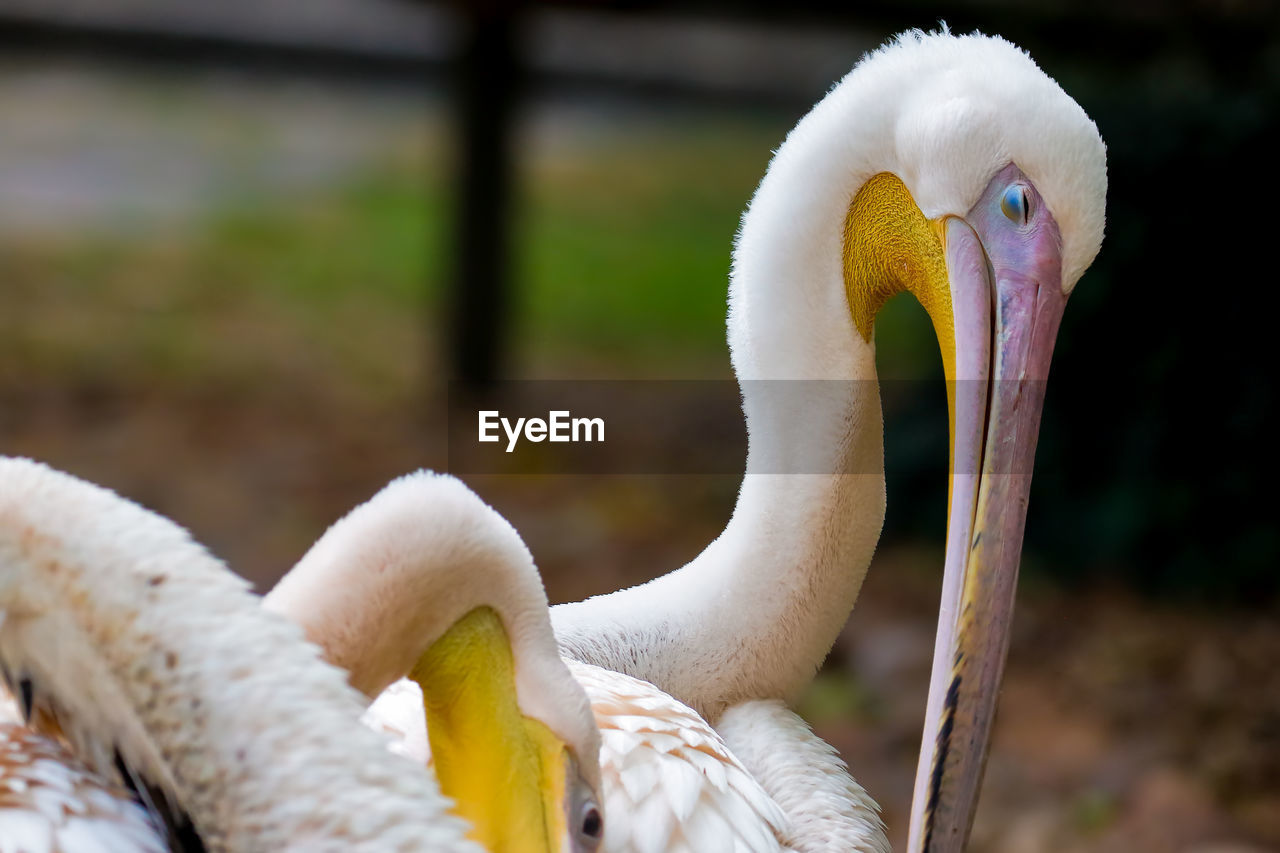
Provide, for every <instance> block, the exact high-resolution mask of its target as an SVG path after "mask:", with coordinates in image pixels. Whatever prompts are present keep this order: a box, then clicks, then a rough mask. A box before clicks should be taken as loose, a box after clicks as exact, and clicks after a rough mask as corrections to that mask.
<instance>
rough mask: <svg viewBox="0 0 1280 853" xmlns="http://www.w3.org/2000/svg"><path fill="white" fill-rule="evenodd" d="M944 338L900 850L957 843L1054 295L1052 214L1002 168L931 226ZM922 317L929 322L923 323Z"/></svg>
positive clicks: (996, 674) (1013, 560)
mask: <svg viewBox="0 0 1280 853" xmlns="http://www.w3.org/2000/svg"><path fill="white" fill-rule="evenodd" d="M935 227H936V228H938V229H939V230H940V232H941V236H942V243H943V249H944V256H945V261H946V268H947V277H948V279H949V283H950V290H951V297H952V298H951V305H952V317H951V320H952V329H951V330H950V331H951V332H952V334H951V335H950V336H947V335H944V334H942V333H941V331H940V334H939V338H940V340H942V341H943V347H944V360H946V355H947V353H946V352H945V349H946V344H947V341H946V340H945V339H946V338H947V337H950V338H951V341H952V342H954V353H953V354H952V355H953V361H952V362H951V364H950V365H949V367H951V368H952V369H951V370H949V371H948V372H950V373H952V374H953V376H949V377H948V378H949V379H952V380H953V381H952V382H950V383H949V384H950V385H951V386H953V387H950V388H949V389H948V399H949V402H950V412H951V467H952V470H951V474H952V477H951V487H950V497H949V501H948V520H947V547H946V567H945V569H944V574H943V592H942V603H941V608H940V612H939V617H938V636H937V644H936V647H935V654H934V661H933V673H932V678H931V682H930V686H929V701H928V706H927V710H926V716H925V729H924V735H923V744H922V748H921V753H920V764H919V767H918V769H917V774H916V785H915V794H914V798H913V802H912V813H911V826H910V842H909V845H908V846H909V849H911V850H926V851H959V850H962V849H963V848H964V846H965V843H966V841H967V839H968V835H969V829H970V827H971V825H972V822H973V816H974V811H975V808H976V806H977V798H978V792H979V789H980V787H981V782H982V773H983V769H984V767H985V764H986V755H987V748H988V742H989V738H990V733H991V725H992V722H993V720H994V717H995V708H996V699H997V694H998V692H999V688H1000V679H1001V675H1002V673H1003V669H1004V661H1005V655H1006V653H1007V651H1008V647H1009V628H1010V623H1011V619H1012V613H1013V601H1014V591H1015V588H1016V585H1017V578H1018V562H1019V557H1020V553H1021V549H1022V535H1023V526H1024V523H1025V521H1026V513H1027V499H1028V495H1029V492H1030V487H1031V469H1032V465H1033V463H1034V459H1035V449H1036V438H1037V434H1038V431H1039V426H1040V413H1041V407H1042V402H1043V400H1044V390H1045V380H1046V379H1047V378H1048V372H1049V361H1050V357H1051V356H1052V353H1053V345H1054V340H1055V338H1056V337H1057V331H1058V325H1059V321H1060V320H1061V317H1062V310H1063V307H1064V305H1065V302H1066V296H1065V294H1064V293H1063V291H1062V287H1061V259H1060V245H1061V242H1060V238H1059V234H1058V228H1057V224H1056V222H1054V220H1053V217H1052V215H1051V214H1050V213H1049V210H1048V208H1047V207H1046V206H1045V205H1044V203H1043V201H1042V200H1041V199H1040V197H1039V194H1038V193H1037V192H1036V191H1035V187H1034V186H1033V185H1032V184H1031V182H1030V180H1028V179H1027V178H1026V176H1025V175H1023V174H1022V172H1021V171H1019V170H1018V169H1017V167H1016V166H1012V165H1010V166H1008V167H1006V168H1005V169H1004V170H1002V171H1001V172H1000V173H998V174H997V175H996V176H995V177H994V178H993V179H992V181H991V183H990V184H989V185H988V187H987V189H986V191H985V192H984V193H983V195H982V197H981V198H980V199H979V201H978V204H977V205H976V206H975V207H974V208H973V209H971V210H970V211H969V213H968V214H966V216H965V218H964V219H961V218H959V217H947V218H946V219H944V220H942V221H941V222H938V223H935ZM935 325H937V323H936V320H935Z"/></svg>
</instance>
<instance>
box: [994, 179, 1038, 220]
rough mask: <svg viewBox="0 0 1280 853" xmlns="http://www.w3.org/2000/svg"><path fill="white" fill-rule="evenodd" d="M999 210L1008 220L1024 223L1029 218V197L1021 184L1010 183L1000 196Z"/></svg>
mask: <svg viewBox="0 0 1280 853" xmlns="http://www.w3.org/2000/svg"><path fill="white" fill-rule="evenodd" d="M1000 212H1001V213H1003V214H1004V215H1005V216H1006V217H1007V218H1008V219H1009V221H1010V222H1013V223H1016V224H1018V225H1026V224H1027V221H1028V220H1029V219H1030V218H1031V197H1030V196H1029V195H1028V193H1027V188H1026V187H1024V186H1023V185H1022V184H1010V185H1009V187H1008V188H1007V189H1006V190H1005V191H1004V195H1002V196H1000Z"/></svg>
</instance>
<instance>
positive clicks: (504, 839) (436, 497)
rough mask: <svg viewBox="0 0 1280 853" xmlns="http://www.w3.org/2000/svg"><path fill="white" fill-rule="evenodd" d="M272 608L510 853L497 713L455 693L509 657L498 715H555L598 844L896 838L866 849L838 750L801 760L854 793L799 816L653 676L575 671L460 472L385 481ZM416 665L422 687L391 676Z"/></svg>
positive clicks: (515, 554) (537, 591)
mask: <svg viewBox="0 0 1280 853" xmlns="http://www.w3.org/2000/svg"><path fill="white" fill-rule="evenodd" d="M265 605H266V606H267V607H269V608H272V609H274V610H277V611H278V612H281V613H284V614H285V615H287V616H289V617H290V618H293V619H296V620H298V621H299V622H300V623H301V624H302V625H303V627H304V629H305V630H306V632H307V635H308V636H309V637H310V638H311V639H312V640H313V641H315V642H316V643H318V644H319V645H320V646H321V647H322V648H324V649H325V653H326V656H327V657H328V658H329V660H331V661H333V662H334V663H337V664H339V665H341V666H343V667H345V668H347V669H348V670H349V671H350V673H351V676H350V677H351V682H352V684H354V685H356V686H357V687H358V688H359V689H361V690H362V691H363V692H365V693H366V694H367V695H369V696H378V698H377V700H376V701H375V702H374V703H373V705H372V706H371V708H370V710H369V714H368V716H367V719H368V720H369V722H370V724H371V725H373V726H375V727H376V728H379V729H381V730H383V731H387V732H390V733H393V734H395V735H396V736H397V737H398V738H399V739H400V740H401V745H400V747H399V749H400V751H402V752H404V753H406V754H408V755H411V756H413V757H414V758H416V759H417V760H419V761H425V760H427V759H428V757H430V758H431V760H432V761H433V763H434V765H435V767H436V769H437V772H438V773H439V776H440V780H441V785H442V788H443V790H444V791H445V793H446V794H449V795H452V796H455V798H456V799H457V801H458V803H459V808H460V810H461V812H462V813H463V814H465V815H466V816H467V817H469V818H471V820H472V821H473V823H474V824H475V825H476V827H477V829H479V830H480V831H481V833H482V834H483V833H488V834H485V835H484V836H483V837H484V838H485V840H486V843H487V844H488V845H489V846H490V847H491V849H495V850H504V849H523V848H517V847H516V844H517V839H518V838H519V837H520V833H519V832H513V831H512V830H511V828H509V827H506V826H504V820H507V821H509V820H510V818H507V817H505V816H503V815H500V814H499V815H495V814H493V807H492V805H491V804H490V803H489V802H488V801H487V800H488V797H487V796H486V795H487V794H489V793H490V792H491V791H492V790H493V787H492V786H493V784H494V783H493V781H492V780H482V779H479V778H476V777H477V776H478V775H479V774H484V773H485V772H486V771H485V770H484V769H483V768H481V769H480V770H477V769H476V768H475V766H474V764H475V758H474V757H475V756H476V755H477V754H483V753H485V752H486V751H487V750H489V749H491V748H492V746H491V745H490V743H489V742H490V741H492V740H493V735H492V734H491V733H490V731H489V729H490V727H492V726H493V725H494V722H493V720H492V719H491V718H490V716H491V715H485V714H483V713H482V712H480V705H479V703H477V704H476V705H475V706H473V707H472V709H471V710H470V711H469V712H468V713H469V714H470V716H468V717H466V718H465V719H464V717H463V714H462V713H460V712H459V711H458V710H457V709H456V708H454V707H453V702H454V699H453V697H454V696H455V695H456V694H457V692H458V690H459V683H461V684H462V685H464V686H465V687H466V689H468V690H474V689H485V688H483V687H481V688H477V687H476V686H475V685H476V684H479V685H485V684H486V683H488V682H489V681H491V680H492V679H494V678H495V677H496V678H502V679H510V678H511V677H513V676H512V674H511V673H512V670H513V669H514V678H515V680H516V682H517V686H518V689H517V691H516V692H517V698H518V703H519V708H518V709H517V710H498V711H495V713H517V712H518V713H520V714H522V715H523V717H524V719H525V720H526V721H527V722H531V721H533V720H537V719H542V720H545V721H547V725H548V726H549V727H550V728H551V730H552V732H553V733H554V734H555V736H556V743H557V744H561V743H562V744H568V745H570V755H571V757H572V758H576V759H577V766H578V767H580V768H581V770H582V773H583V775H584V776H588V774H589V778H592V779H599V780H600V785H601V787H600V792H601V794H602V795H603V798H604V806H605V808H604V821H605V830H604V833H603V839H604V843H603V847H602V849H603V850H605V851H611V853H623V851H628V852H630V851H634V853H641V852H642V851H655V853H657V851H669V852H670V853H681V851H687V853H704V851H718V850H725V851H735V850H738V851H776V850H780V849H794V850H818V849H832V848H830V847H827V848H824V847H822V846H821V844H822V843H824V842H825V843H828V844H830V843H833V842H834V843H837V844H838V845H839V849H841V850H856V849H865V850H887V845H884V846H876V845H875V844H870V845H863V844H861V842H862V841H863V840H864V838H863V836H867V837H874V838H879V839H882V838H883V829H882V827H881V825H880V823H879V820H878V818H877V817H876V815H875V812H874V806H872V805H870V801H869V800H868V799H867V798H866V796H865V794H863V793H862V791H861V789H860V788H858V787H857V785H856V783H854V782H853V780H852V779H850V778H849V777H848V774H847V773H846V772H845V771H844V767H843V765H842V764H841V763H840V762H839V760H838V759H837V758H835V756H834V753H833V752H832V751H831V750H830V749H829V748H827V751H826V752H825V753H823V752H822V749H821V748H816V747H813V746H811V745H810V746H809V749H810V751H809V753H808V755H810V756H813V757H815V758H816V759H817V764H818V765H819V766H820V767H821V768H822V770H823V771H824V772H826V773H829V774H830V775H831V776H832V777H840V779H841V781H842V784H843V787H842V788H836V789H835V790H841V791H847V792H848V794H849V798H850V802H849V803H848V804H840V803H833V802H831V801H830V800H822V799H820V798H817V799H813V800H812V801H810V802H809V803H807V804H806V807H801V808H800V809H799V812H800V813H801V814H803V815H805V816H807V818H808V819H807V820H804V821H803V822H802V823H803V825H802V826H798V827H791V826H788V824H787V819H786V817H785V816H784V815H783V814H782V813H781V812H780V811H779V808H778V806H777V805H776V804H775V803H774V802H773V801H772V800H771V799H770V798H769V796H768V795H767V794H766V793H765V791H764V790H762V789H761V787H760V785H759V784H758V783H757V782H756V781H755V780H754V779H752V778H751V776H750V775H749V774H748V773H747V772H746V770H745V769H744V768H743V767H742V765H741V764H740V763H739V762H738V760H737V759H736V758H735V757H734V756H733V755H732V753H731V752H730V751H729V749H728V748H727V747H726V746H725V745H724V742H723V741H722V740H721V738H720V737H719V736H718V735H717V734H716V733H715V731H714V730H713V729H712V728H711V727H710V726H709V725H708V724H707V723H706V722H705V721H703V720H702V719H701V718H700V717H699V716H698V715H697V714H696V713H695V712H694V711H693V710H691V709H690V708H688V707H686V706H684V705H682V704H681V703H679V702H676V701H675V700H673V699H671V697H669V696H667V695H666V694H664V693H662V692H661V691H659V690H657V689H656V688H654V687H653V686H652V685H650V684H648V683H647V682H643V681H640V680H638V679H634V678H631V677H629V676H626V675H622V674H620V673H617V672H611V671H609V670H604V669H600V668H599V667H594V666H590V665H588V664H582V663H578V662H570V663H569V665H568V666H567V667H566V664H565V662H564V661H562V659H561V658H560V656H559V653H558V651H557V647H556V642H555V638H554V636H553V634H552V631H551V623H550V618H549V614H548V609H547V600H546V595H545V592H544V591H543V588H542V584H541V580H540V579H539V577H538V574H537V570H536V568H535V567H534V564H533V558H532V557H531V556H530V555H529V552H528V550H527V549H526V548H525V546H524V543H523V542H522V541H521V540H520V537H519V535H518V534H517V533H516V532H515V530H514V529H512V527H511V525H509V524H508V523H507V522H506V521H505V520H504V519H503V518H502V517H501V516H500V515H498V514H497V513H496V512H494V511H493V510H492V509H490V508H489V507H488V506H486V505H485V504H484V503H483V501H481V500H480V499H479V498H478V497H477V496H476V495H475V494H474V493H472V492H471V491H470V490H469V489H467V488H466V487H465V486H464V485H462V483H460V482H459V481H457V480H455V479H453V478H451V477H445V476H436V475H431V474H425V473H419V474H415V475H410V476H408V477H404V478H401V479H400V480H397V481H395V482H393V483H392V484H391V485H389V486H387V487H386V488H385V489H384V490H383V491H381V492H380V493H379V494H377V495H376V496H375V497H374V498H373V499H371V500H370V501H369V502H368V503H366V504H364V505H362V506H360V507H357V508H356V509H355V510H353V511H352V512H351V513H350V514H348V515H347V516H346V517H345V518H343V519H341V520H340V521H338V522H337V523H336V524H335V525H333V527H331V528H330V529H329V530H328V531H327V532H326V533H325V534H324V536H323V537H322V538H321V539H320V540H319V541H318V542H317V543H316V544H315V546H314V547H313V548H312V549H311V550H310V551H309V552H308V553H307V554H306V556H304V557H303V559H302V560H301V561H300V562H299V563H298V565H297V566H295V567H294V568H293V569H292V570H291V571H290V572H289V574H287V575H286V576H285V577H284V578H283V579H282V580H281V581H280V583H279V584H278V585H277V586H276V588H275V589H273V590H272V591H271V592H270V593H269V594H268V595H267V597H266V599H265ZM458 624H470V625H480V626H483V627H482V628H481V629H478V630H477V631H475V632H474V633H473V634H472V635H471V636H470V639H469V642H468V644H467V645H465V646H462V645H455V646H454V647H452V648H449V647H448V645H447V644H446V645H445V646H444V647H443V649H442V643H441V640H439V639H437V638H438V637H439V636H440V635H441V633H442V632H443V631H444V630H445V628H446V627H447V626H450V625H458ZM451 630H452V629H451ZM446 636H447V634H446ZM424 649H425V650H427V653H426V655H425V656H423V657H421V658H419V655H421V654H422V653H423V650H424ZM410 670H412V672H413V681H400V682H396V683H394V684H393V683H392V682H391V679H393V678H394V677H395V676H396V675H397V674H398V673H401V672H407V671H410ZM495 673H496V675H495ZM575 680H576V683H575ZM414 682H417V684H415V683H414ZM418 685H421V688H420V687H419V686H418ZM584 690H585V694H584ZM424 695H425V697H426V701H425V715H424V699H423V697H424ZM588 699H589V701H590V705H589V707H588V704H587V703H588ZM750 704H761V705H762V707H761V708H760V709H758V710H753V709H751V708H749V707H744V708H742V709H740V710H741V714H742V719H743V721H744V725H748V726H749V725H752V724H753V721H754V720H757V719H760V718H762V717H764V716H767V715H769V714H770V713H772V705H771V703H750ZM592 714H594V722H592V720H591V716H590V715H592ZM597 726H598V727H599V734H596V727H597ZM538 729H539V731H543V729H542V728H541V727H538ZM790 736H791V741H792V742H793V743H794V742H808V741H812V740H815V739H814V738H813V737H812V734H811V733H810V732H809V731H808V729H807V728H805V729H804V730H803V731H800V730H793V731H791V732H790ZM819 743H820V742H819ZM574 744H577V746H576V747H574V746H573V745H574ZM822 746H823V747H825V745H822ZM538 751H539V750H538V749H536V748H535V749H532V750H531V752H538ZM588 762H593V763H592V764H588ZM551 764H552V765H553V766H555V767H557V768H559V767H562V766H563V765H562V764H557V763H555V762H551ZM793 769H794V768H793ZM811 771H812V768H802V772H811ZM571 778H572V775H571ZM472 791H474V792H475V794H474V795H473V794H471V793H470V792H472ZM586 793H589V792H586V791H584V794H586ZM532 799H534V800H537V796H536V795H535V796H534V797H533V798H532ZM858 807H861V809H862V810H863V811H858ZM530 810H531V811H533V810H534V809H532V808H531V809H530ZM851 812H856V816H857V818H859V819H860V821H861V822H860V823H859V824H858V826H857V827H854V828H848V826H847V824H848V820H847V818H848V815H849V814H850V813H851ZM864 812H865V813H864ZM575 815H576V816H577V817H578V819H579V821H580V825H579V827H578V828H579V830H580V831H581V832H583V833H584V834H585V833H586V832H587V831H588V830H589V829H591V828H593V827H594V828H595V829H599V828H600V826H601V819H600V818H601V816H600V813H599V812H598V811H597V810H596V809H595V807H594V804H592V803H591V801H590V800H584V801H583V804H582V807H581V810H579V811H578V812H576V813H575V812H572V811H571V812H570V818H573V817H574V816H575ZM522 831H523V830H522ZM592 836H593V837H598V833H592ZM842 841H844V842H849V843H848V844H843V843H840V842H842Z"/></svg>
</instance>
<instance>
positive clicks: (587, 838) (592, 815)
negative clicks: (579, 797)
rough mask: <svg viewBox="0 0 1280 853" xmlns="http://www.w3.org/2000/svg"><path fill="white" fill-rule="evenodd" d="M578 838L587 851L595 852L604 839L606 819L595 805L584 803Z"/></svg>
mask: <svg viewBox="0 0 1280 853" xmlns="http://www.w3.org/2000/svg"><path fill="white" fill-rule="evenodd" d="M578 836H579V837H580V838H581V840H582V842H583V843H584V845H585V846H586V847H587V849H590V850H594V849H595V848H596V847H597V846H598V845H599V844H600V840H601V839H602V838H603V837H604V818H603V817H601V816H600V809H598V808H596V805H595V803H591V802H587V803H583V806H582V815H581V817H580V819H579V821H578Z"/></svg>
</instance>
